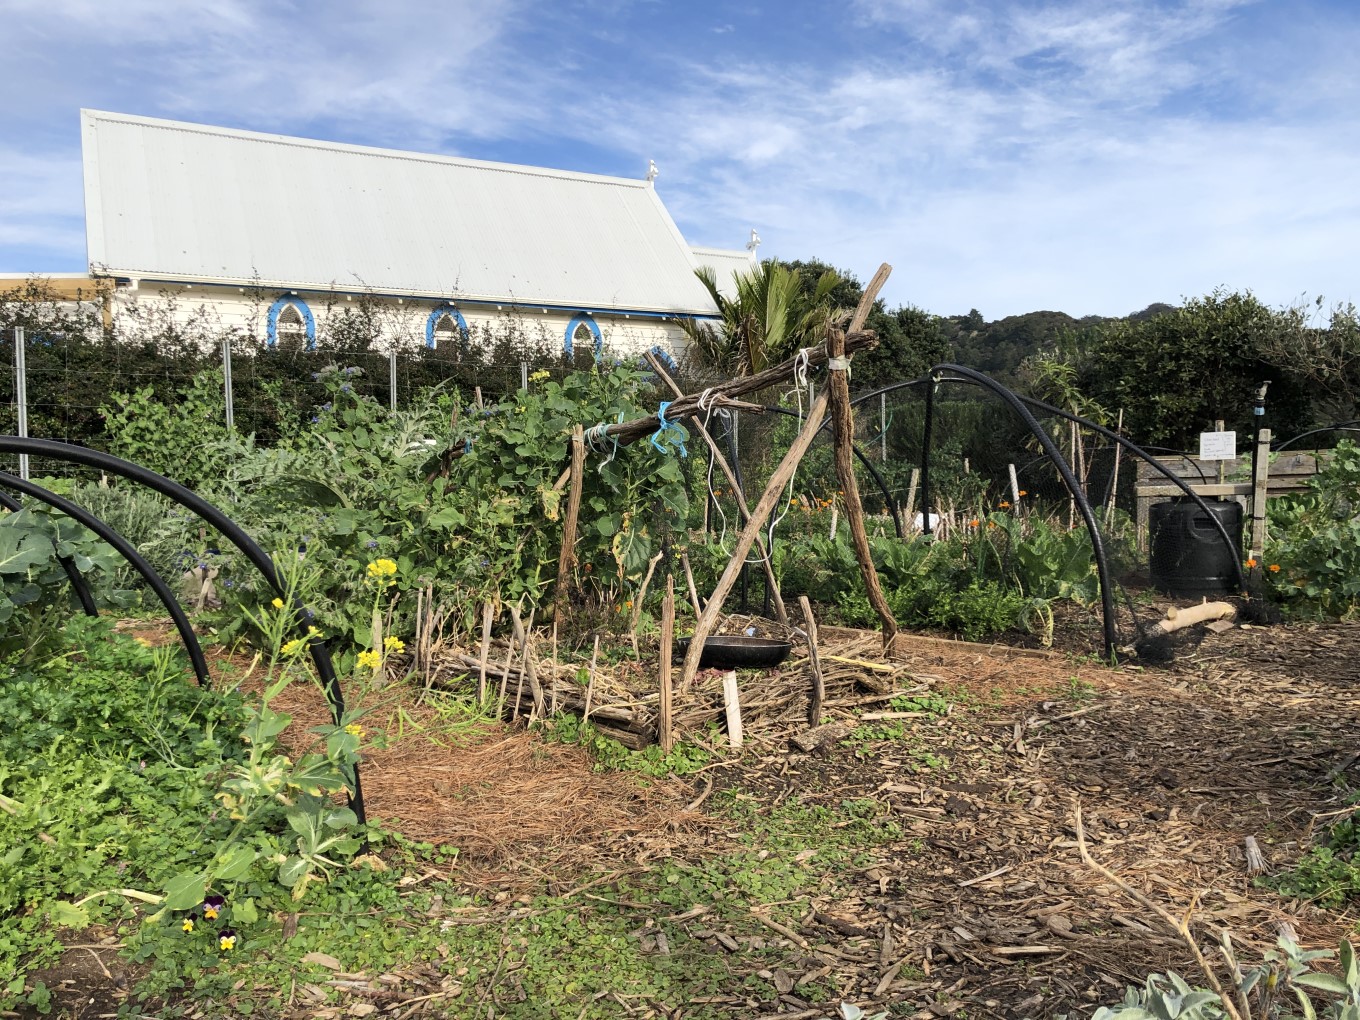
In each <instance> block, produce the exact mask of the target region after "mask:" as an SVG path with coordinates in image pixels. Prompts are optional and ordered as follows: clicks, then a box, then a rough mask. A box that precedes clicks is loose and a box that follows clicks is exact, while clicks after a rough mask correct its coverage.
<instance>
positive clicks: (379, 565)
mask: <svg viewBox="0 0 1360 1020" xmlns="http://www.w3.org/2000/svg"><path fill="white" fill-rule="evenodd" d="M396 572H397V565H396V564H395V563H393V562H392V561H391V560H374V561H373V562H372V563H370V564H369V565H368V576H369V577H370V578H372V579H373V580H375V581H386V579H387V578H389V577H392V576H394V575H395V574H396Z"/></svg>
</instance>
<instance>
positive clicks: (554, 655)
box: [551, 620, 557, 716]
mask: <svg viewBox="0 0 1360 1020" xmlns="http://www.w3.org/2000/svg"><path fill="white" fill-rule="evenodd" d="M551 675H552V710H551V714H552V715H553V716H556V715H557V621H556V620H553V650H552V674H551Z"/></svg>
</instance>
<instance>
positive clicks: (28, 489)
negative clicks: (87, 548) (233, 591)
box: [0, 471, 212, 687]
mask: <svg viewBox="0 0 1360 1020" xmlns="http://www.w3.org/2000/svg"><path fill="white" fill-rule="evenodd" d="M0 485H3V486H5V487H6V488H8V489H14V490H16V491H18V492H22V493H23V494H24V495H25V496H32V497H33V498H34V499H36V500H38V501H39V502H41V503H46V504H47V505H48V506H50V507H52V508H54V509H56V510H60V511H61V512H62V513H64V514H65V515H66V516H67V517H69V518H71V520H73V521H75V522H77V523H78V524H82V525H84V526H85V527H86V528H89V529H90V530H91V531H93V532H94V533H95V534H96V535H98V536H99V537H100V538H101V539H103V540H104V541H105V542H107V543H108V544H109V545H111V546H113V549H114V551H115V552H116V553H118V555H119V556H121V557H123V559H125V560H127V561H128V564H129V565H130V566H131V567H132V569H133V570H135V571H137V573H139V574H141V575H142V579H143V580H144V581H146V583H147V584H148V585H150V586H151V590H152V591H153V592H155V593H156V597H157V598H158V599H160V600H161V604H162V605H164V606H165V610H166V612H168V613H169V614H170V619H172V620H173V621H174V622H175V630H177V631H179V639H180V640H181V641H183V642H184V648H185V650H186V651H187V652H188V653H189V661H190V662H191V663H192V664H193V667H194V676H195V677H196V678H197V679H198V685H199V686H200V687H211V686H212V676H211V674H209V672H208V660H207V659H205V658H204V657H203V646H202V645H200V644H199V643H198V635H197V634H195V633H194V628H193V625H192V624H191V623H189V618H188V617H187V616H185V615H184V610H183V609H181V608H180V604H179V601H178V600H177V599H176V598H175V593H174V592H172V591H171V590H170V588H169V586H168V585H166V583H165V581H163V580H162V579H161V576H160V575H159V574H158V573H156V568H155V567H153V566H152V565H151V564H150V563H148V562H147V561H146V559H145V557H143V556H142V554H141V553H139V552H138V551H137V549H136V547H134V546H133V545H132V543H131V542H129V541H128V540H127V539H126V538H124V537H123V536H122V535H120V534H118V532H116V531H114V530H113V529H112V528H111V527H109V526H108V525H107V524H105V523H104V522H103V521H101V520H100V519H99V518H98V517H96V516H95V515H94V514H92V513H90V511H88V510H86V509H85V508H84V507H82V506H79V505H77V504H75V503H72V502H71V501H70V500H69V499H63V498H62V497H61V496H58V495H57V494H56V493H55V492H48V491H47V490H46V489H44V488H43V487H42V486H41V485H34V484H33V483H32V482H30V481H26V480H25V479H23V478H20V477H19V476H18V475H12V474H10V473H9V472H8V471H0Z"/></svg>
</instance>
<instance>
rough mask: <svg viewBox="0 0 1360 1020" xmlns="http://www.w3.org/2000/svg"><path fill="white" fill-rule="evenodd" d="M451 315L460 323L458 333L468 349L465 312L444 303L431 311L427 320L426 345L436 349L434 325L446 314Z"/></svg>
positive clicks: (464, 346)
mask: <svg viewBox="0 0 1360 1020" xmlns="http://www.w3.org/2000/svg"><path fill="white" fill-rule="evenodd" d="M446 315H447V316H449V318H451V319H453V321H454V322H456V323H457V324H458V335H459V337H460V338H461V342H462V345H463V348H464V349H465V350H466V348H467V343H468V324H467V320H466V319H464V318H463V313H462V312H460V311H459V310H458V309H457V308H454V307H453V306H452V305H442V306H440V307H438V308H436V309H435V310H434V311H432V312H431V313H430V317H429V318H428V319H426V320H425V346H426V347H428V348H429V349H430V350H434V327H435V326H436V325H437V324H438V322H439V320H440V319H442V318H443V317H444V316H446Z"/></svg>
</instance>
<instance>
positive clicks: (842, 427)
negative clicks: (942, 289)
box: [826, 263, 897, 648]
mask: <svg viewBox="0 0 1360 1020" xmlns="http://www.w3.org/2000/svg"><path fill="white" fill-rule="evenodd" d="M891 272H892V267H891V266H889V265H888V264H887V263H884V264H883V265H882V266H880V267H879V269H878V272H877V273H876V274H874V278H873V281H872V282H871V283H870V284H869V289H870V290H871V291H873V292H874V293H877V292H878V290H879V289H880V288H881V287H882V286H883V284H884V283H886V282H887V279H888V274H889V273H891ZM866 314H867V312H866ZM826 343H827V347H826V350H827V355H828V358H827V370H828V377H829V379H830V386H829V387H828V389H829V390H830V392H831V424H832V427H833V429H834V439H835V444H836V451H835V460H836V478H837V479H838V480H839V481H840V483H841V492H842V493H843V494H844V499H845V521H846V523H847V524H848V525H850V541H851V544H852V545H853V546H854V547H855V559H856V560H858V561H859V571H860V575H861V576H862V577H863V578H864V587H865V589H866V591H867V592H868V594H869V604H870V605H871V606H873V607H874V612H876V613H877V614H878V619H879V622H880V623H881V624H882V625H883V647H884V648H886V647H888V645H889V644H891V643H892V639H893V635H894V634H896V633H897V618H896V617H895V616H894V615H893V611H892V609H891V608H890V607H889V606H888V600H887V598H886V597H885V596H884V594H883V587H882V585H880V584H879V582H878V570H877V569H876V568H875V567H874V558H873V554H872V553H871V552H870V551H869V535H868V533H867V532H866V531H865V528H864V504H863V503H861V502H860V498H859V479H858V478H857V477H856V475H855V448H854V442H855V413H854V410H853V409H852V408H851V407H850V381H849V375H850V359H849V358H848V357H847V356H846V353H845V334H844V333H842V332H841V331H840V330H839V329H835V328H833V329H832V330H831V332H830V334H829V335H828V337H827V342H826Z"/></svg>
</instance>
